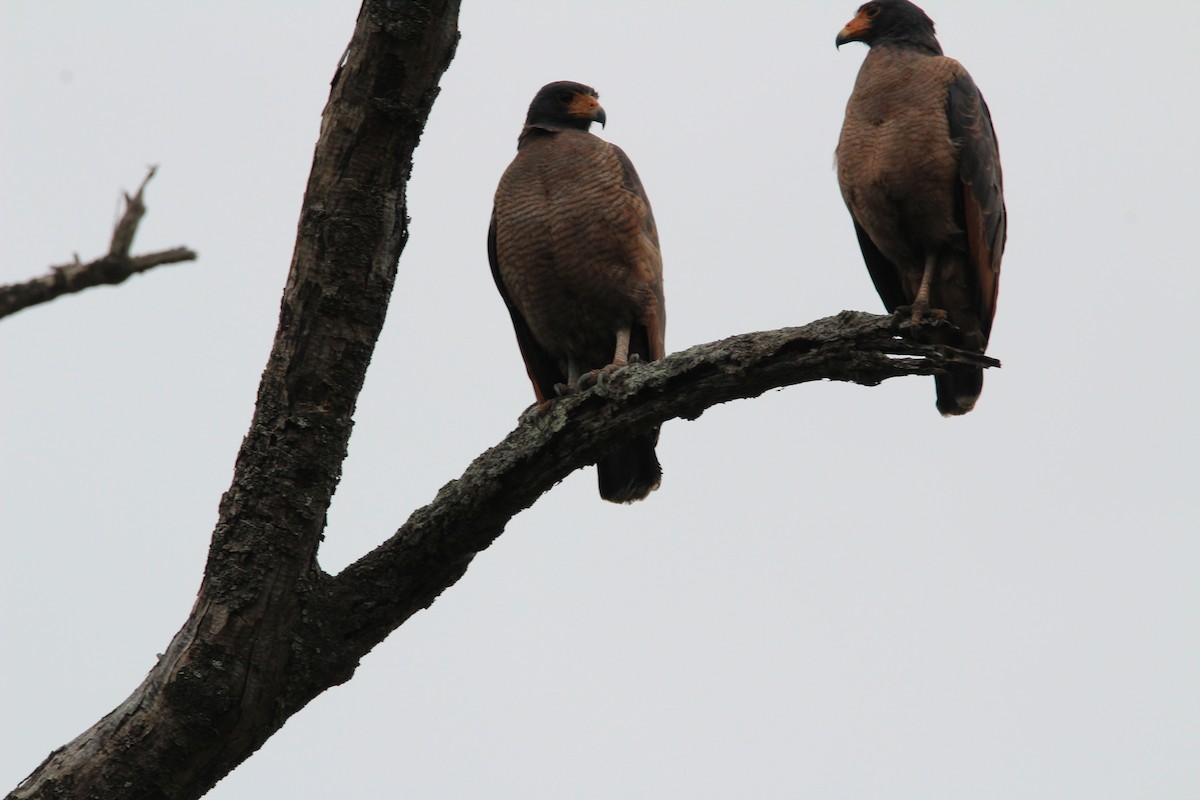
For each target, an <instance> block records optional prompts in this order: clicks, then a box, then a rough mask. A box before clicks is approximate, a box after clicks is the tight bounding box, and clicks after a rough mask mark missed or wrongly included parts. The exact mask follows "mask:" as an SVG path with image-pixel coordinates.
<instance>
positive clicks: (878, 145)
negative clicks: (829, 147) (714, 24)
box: [835, 0, 1008, 417]
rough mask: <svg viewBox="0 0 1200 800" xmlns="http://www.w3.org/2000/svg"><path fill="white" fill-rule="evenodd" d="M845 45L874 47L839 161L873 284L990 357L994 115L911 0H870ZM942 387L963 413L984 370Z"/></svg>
mask: <svg viewBox="0 0 1200 800" xmlns="http://www.w3.org/2000/svg"><path fill="white" fill-rule="evenodd" d="M847 42H863V43H864V44H866V45H867V46H868V48H870V49H869V51H868V53H867V57H866V59H864V60H863V63H862V67H861V68H860V69H859V72H858V78H857V79H856V81H855V84H854V90H853V92H852V93H851V95H850V99H849V101H848V102H847V104H846V118H845V121H844V122H843V124H842V131H841V135H840V136H839V138H838V144H837V153H836V159H835V160H836V164H837V176H838V184H839V186H840V187H841V192H842V199H843V200H845V202H846V207H847V208H848V209H849V210H850V216H851V217H852V218H853V221H854V230H855V233H856V234H857V236H858V243H859V247H860V249H861V250H862V255H863V260H864V261H865V262H866V265H867V270H868V272H870V275H871V279H872V281H873V282H874V284H875V289H876V290H877V291H878V292H879V296H880V298H882V300H883V303H884V305H885V306H886V307H887V310H888V311H889V312H891V313H893V314H896V320H897V321H898V322H899V321H900V320H901V319H902V318H903V315H910V316H909V319H910V321H911V323H912V324H914V325H915V324H916V323H917V322H919V321H920V320H921V319H922V318H923V317H924V316H925V315H927V314H928V315H930V316H931V317H944V318H945V319H947V320H948V321H949V322H950V323H951V324H952V325H953V326H954V327H955V328H957V330H958V332H959V334H957V335H955V334H952V333H950V332H949V331H947V332H943V333H936V332H935V333H934V334H932V335H933V337H934V338H935V340H936V341H938V342H940V343H945V344H953V345H956V346H959V347H962V348H964V349H968V350H972V351H975V352H979V353H983V352H984V351H985V350H986V348H987V344H988V337H989V336H990V334H991V329H992V320H993V318H994V316H995V313H996V299H997V296H998V293H999V289H1000V260H1001V257H1002V256H1003V255H1004V245H1005V242H1006V240H1007V235H1008V223H1007V214H1008V212H1007V209H1006V207H1005V204H1004V179H1003V176H1002V174H1001V169H1000V151H999V147H998V145H997V142H996V132H995V130H994V129H993V127H992V118H991V112H990V111H989V110H988V106H987V103H986V102H984V99H983V95H982V94H981V93H980V91H979V88H978V87H977V86H976V85H975V81H974V80H973V79H972V78H971V75H970V73H968V72H967V70H966V69H965V68H964V67H963V66H962V64H960V63H959V62H957V61H955V60H954V59H952V58H948V57H946V56H945V55H943V53H942V47H941V45H940V44H939V43H938V40H937V37H936V35H935V33H934V24H933V21H932V20H931V19H930V18H929V17H928V16H927V15H926V14H925V12H924V11H922V10H921V9H920V8H918V7H917V6H916V5H914V4H912V3H911V2H908V0H873V2H869V3H864V4H863V5H862V6H860V7H859V9H858V12H857V14H856V15H855V17H854V19H852V20H851V21H850V22H849V23H847V24H846V26H845V27H844V28H842V29H841V31H840V32H839V33H838V34H837V38H836V40H835V44H836V46H837V47H839V48H840V47H841V46H842V45H843V44H846V43H847ZM935 331H936V329H935ZM935 388H936V390H937V409H938V411H940V412H941V413H942V415H943V416H947V417H949V416H958V415H961V414H966V413H967V412H968V411H970V410H971V409H972V408H974V407H975V403H976V401H977V400H978V399H979V395H980V392H981V391H982V390H983V370H982V369H976V370H971V371H968V372H957V373H954V374H950V375H937V376H935Z"/></svg>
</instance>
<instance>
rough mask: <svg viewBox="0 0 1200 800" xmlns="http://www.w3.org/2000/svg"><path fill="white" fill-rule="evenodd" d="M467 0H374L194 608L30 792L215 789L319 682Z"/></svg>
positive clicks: (333, 108)
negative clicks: (343, 509)
mask: <svg viewBox="0 0 1200 800" xmlns="http://www.w3.org/2000/svg"><path fill="white" fill-rule="evenodd" d="M458 7H459V3H458V0H425V1H424V2H416V1H415V0H413V1H412V2H388V1H387V0H367V2H365V3H364V4H363V6H362V8H361V10H360V12H359V17H358V22H357V25H356V27H355V31H354V34H353V37H352V39H351V42H350V46H349V48H348V49H347V52H346V55H345V60H344V63H343V64H342V65H341V67H340V68H339V70H338V72H337V74H336V75H335V76H334V80H333V89H332V92H331V95H330V99H329V103H328V105H327V106H326V109H325V112H324V116H323V118H322V125H321V134H320V138H319V140H318V143H317V147H316V152H315V154H314V157H313V165H312V172H311V175H310V177H309V182H308V186H307V189H306V192H305V198H304V203H303V206H302V208H301V216H300V226H299V231H298V235H297V242H296V248H295V251H294V253H293V257H292V265H291V271H290V274H289V276H288V282H287V286H286V288H285V290H284V296H283V302H282V308H281V311H280V320H279V328H278V330H277V332H276V336H275V342H274V346H273V348H272V352H271V355H270V359H269V361H268V363H267V367H266V370H265V372H264V373H263V377H262V381H261V383H260V385H259V391H258V402H257V407H256V410H255V415H254V419H253V421H252V423H251V426H250V431H249V433H248V434H247V435H246V438H245V440H244V441H243V443H242V447H241V450H240V452H239V454H238V459H237V463H236V466H235V472H234V479H233V484H232V486H231V487H230V489H229V490H228V491H227V492H226V494H225V496H224V497H223V498H222V501H221V506H220V517H219V520H218V522H217V526H216V529H215V531H214V534H213V539H212V544H211V547H210V550H209V557H208V563H207V565H206V569H205V574H204V579H203V582H202V584H201V587H200V591H199V596H198V597H197V599H196V604H195V606H194V608H193V609H192V613H191V615H190V616H189V618H188V620H187V621H186V622H185V623H184V625H183V628H182V629H181V630H180V631H179V633H177V634H176V636H175V638H174V640H173V641H172V642H171V644H170V646H169V647H168V648H167V651H166V652H165V653H164V654H163V656H162V657H161V658H160V659H159V662H158V664H157V665H156V666H155V667H154V669H152V670H151V672H150V674H149V675H148V676H147V677H146V679H145V681H144V682H143V683H142V685H141V686H140V687H138V689H137V690H136V691H135V692H134V693H133V694H132V695H131V696H130V697H129V699H127V700H126V701H125V702H124V703H122V704H121V705H120V706H119V707H117V708H116V709H115V710H113V711H112V712H110V713H109V714H108V715H107V716H105V717H104V718H103V719H102V720H100V721H99V722H98V723H96V725H94V726H93V727H92V728H91V729H89V730H87V731H85V732H84V733H83V734H81V735H80V736H79V737H77V738H76V739H75V740H74V741H72V742H70V743H69V744H67V745H66V746H65V747H63V748H60V749H59V750H57V751H55V752H54V753H52V754H51V755H50V757H49V758H47V759H46V761H45V762H43V764H42V765H41V766H39V767H38V768H37V770H35V772H34V773H33V774H32V775H31V776H30V777H29V778H27V779H26V780H25V781H23V782H22V784H21V785H20V786H19V787H18V788H17V789H16V790H15V791H14V792H13V794H12V795H11V796H12V797H14V798H68V797H78V798H84V797H103V798H110V799H112V800H115V799H116V798H173V799H174V800H180V799H185V798H194V797H200V796H201V795H203V794H204V793H205V792H206V791H208V789H210V788H211V787H212V786H213V785H214V784H216V782H217V781H218V780H220V779H221V778H222V777H223V776H224V775H225V774H227V773H228V772H229V771H230V770H231V769H233V768H234V767H235V766H237V765H238V764H240V763H241V762H242V761H244V760H245V759H246V758H248V757H249V756H250V755H251V754H252V753H253V752H254V751H255V750H257V749H258V748H259V747H260V746H261V745H262V743H263V742H264V741H266V740H267V738H268V737H269V736H270V735H271V734H272V733H274V732H275V731H276V730H278V729H279V727H280V726H281V725H283V723H284V721H285V720H287V719H288V717H290V716H291V715H292V714H294V713H295V712H296V711H298V710H299V709H300V708H302V707H303V706H304V705H305V703H307V702H308V701H309V700H310V699H311V698H312V697H314V696H316V695H317V694H318V693H319V692H321V691H322V690H324V689H325V688H328V687H329V686H332V685H334V684H337V683H340V682H341V681H344V680H346V679H347V678H349V677H350V672H349V671H346V670H342V671H336V672H332V673H331V672H330V671H329V666H330V665H329V664H328V663H327V661H326V660H325V659H323V658H322V656H321V653H320V651H321V648H322V647H323V646H324V645H326V642H324V641H320V640H314V639H312V638H306V637H310V636H311V631H310V630H309V628H310V627H311V626H310V625H305V624H304V623H305V606H306V603H307V598H308V597H309V596H310V595H312V594H313V593H314V592H319V590H320V588H321V587H322V586H323V585H324V584H325V583H326V582H327V580H328V579H327V576H325V575H324V574H323V573H322V572H321V571H320V569H319V568H318V567H317V565H316V561H315V554H316V549H317V545H318V543H319V541H320V537H321V531H322V528H323V527H324V522H325V512H326V509H327V508H328V505H329V500H330V498H331V497H332V495H333V490H334V488H335V487H336V485H337V482H338V479H339V478H340V475H341V463H342V460H343V458H344V457H345V454H346V445H347V441H348V439H349V437H350V428H351V415H352V414H353V411H354V405H355V401H356V399H357V397H358V392H359V390H360V388H361V386H362V381H363V376H364V374H365V372H366V368H367V364H368V362H369V361H370V358H371V352H372V349H373V347H374V345H375V341H376V339H377V337H378V335H379V330H380V328H381V327H382V325H383V320H384V315H385V313H386V311H387V303H388V299H389V296H390V294H391V290H392V284H393V281H394V279H395V275H396V265H397V260H398V259H399V256H400V252H401V250H402V249H403V247H404V242H405V239H406V236H407V215H406V200H405V190H406V186H407V182H408V177H409V173H410V171H411V168H412V153H413V150H414V148H415V147H416V145H417V142H418V140H419V138H420V135H421V131H422V130H423V128H424V126H425V121H426V119H427V118H428V115H429V110H430V108H431V106H432V105H433V101H434V98H435V97H436V96H437V92H438V81H439V79H440V78H441V75H442V73H443V72H444V71H445V69H446V67H447V66H448V65H449V63H450V59H451V58H452V57H453V54H454V48H455V46H456V44H457V42H458Z"/></svg>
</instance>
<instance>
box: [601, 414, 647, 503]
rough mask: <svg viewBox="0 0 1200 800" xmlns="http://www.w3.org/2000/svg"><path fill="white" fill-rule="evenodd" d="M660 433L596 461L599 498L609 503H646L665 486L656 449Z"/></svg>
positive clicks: (619, 447)
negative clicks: (644, 500)
mask: <svg viewBox="0 0 1200 800" xmlns="http://www.w3.org/2000/svg"><path fill="white" fill-rule="evenodd" d="M657 441H658V431H654V432H653V433H649V434H646V435H645V436H638V437H637V438H635V439H630V440H629V441H628V442H624V443H623V444H620V445H618V446H617V447H615V448H613V449H612V450H609V451H608V452H607V453H605V454H604V455H603V456H601V458H600V460H599V461H597V462H596V475H597V477H598V478H599V480H600V497H602V498H604V499H605V500H608V501H609V502H610V503H632V502H633V501H635V500H643V499H645V497H646V495H648V494H650V493H651V492H653V491H654V490H655V489H657V488H658V485H659V484H660V483H662V467H661V466H659V463H658V456H657V455H656V454H655V452H654V446H655V444H656V443H657Z"/></svg>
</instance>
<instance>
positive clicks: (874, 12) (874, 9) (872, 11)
mask: <svg viewBox="0 0 1200 800" xmlns="http://www.w3.org/2000/svg"><path fill="white" fill-rule="evenodd" d="M863 11H865V12H866V14H867V17H868V18H869V19H874V18H875V17H878V16H879V6H876V5H870V6H867V7H866V8H864V9H863Z"/></svg>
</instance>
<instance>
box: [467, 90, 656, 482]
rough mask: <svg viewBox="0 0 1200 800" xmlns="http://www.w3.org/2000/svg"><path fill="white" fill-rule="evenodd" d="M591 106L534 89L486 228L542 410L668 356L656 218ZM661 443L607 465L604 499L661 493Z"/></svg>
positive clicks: (593, 98) (600, 469) (578, 93)
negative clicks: (633, 362)
mask: <svg viewBox="0 0 1200 800" xmlns="http://www.w3.org/2000/svg"><path fill="white" fill-rule="evenodd" d="M598 97H599V95H597V94H596V91H595V90H594V89H592V88H591V87H589V86H584V85H583V84H579V83H571V82H568V81H560V82H557V83H551V84H549V85H547V86H544V87H542V89H541V91H539V92H538V93H537V95H536V96H535V97H534V98H533V102H532V103H531V104H530V106H529V113H528V114H527V115H526V117H525V127H524V128H522V130H521V135H520V138H519V139H518V140H517V157H516V158H514V159H513V162H512V164H510V165H509V167H508V169H507V170H505V172H504V175H503V177H501V178H500V185H499V186H498V187H497V188H496V199H495V206H494V208H493V209H492V223H491V226H490V227H489V228H488V260H489V261H490V262H491V265H492V276H493V277H494V278H495V280H496V287H497V288H498V289H499V290H500V294H501V296H502V297H503V298H504V303H505V305H507V306H508V311H509V314H511V315H512V322H513V328H515V329H516V334H517V344H518V345H519V346H520V348H521V355H522V357H523V358H524V359H525V368H526V371H527V372H528V373H529V379H530V380H531V381H532V382H533V391H534V393H535V394H536V395H537V400H538V403H540V404H542V405H543V406H544V405H546V404H547V403H549V402H550V401H551V400H552V399H554V398H555V397H556V396H557V394H559V393H561V392H563V391H572V390H575V389H577V388H579V387H580V381H581V379H582V380H583V383H584V385H587V384H588V383H590V382H593V381H594V380H595V379H596V378H597V377H598V376H599V375H600V374H603V373H607V372H609V371H611V370H613V369H615V368H617V367H622V366H625V364H626V363H628V361H629V360H630V359H631V358H637V359H641V360H643V361H652V360H654V359H657V358H661V357H662V356H663V355H664V353H665V346H664V344H663V336H664V333H665V329H666V308H665V306H664V303H663V284H662V256H661V255H660V254H659V249H658V231H657V230H656V228H655V226H654V215H653V214H652V213H651V212H650V201H649V200H648V199H647V198H646V191H645V190H644V189H643V188H642V182H641V181H640V180H639V179H638V175H637V172H636V171H635V170H634V168H633V164H631V163H630V161H629V158H628V157H627V156H626V155H625V153H624V152H622V151H621V148H619V147H617V146H616V145H612V144H609V143H608V142H606V141H604V140H602V139H600V138H598V137H596V136H594V135H592V134H591V133H589V132H588V129H589V128H590V127H591V124H592V123H593V122H599V123H600V124H601V125H603V124H604V121H605V115H604V109H603V108H601V107H600V103H599V101H598V99H597V98H598ZM657 441H658V430H657V429H655V430H654V431H652V432H650V433H648V434H644V435H642V436H639V437H636V438H634V439H630V440H629V441H627V442H625V443H623V444H621V445H619V446H618V447H616V448H614V449H613V450H611V451H610V452H608V453H606V454H605V455H604V456H603V457H602V458H601V459H600V460H599V462H598V463H597V464H596V471H597V474H598V477H599V480H600V496H601V497H603V498H604V499H605V500H611V501H613V502H616V503H628V502H631V501H633V500H641V499H642V498H644V497H645V496H646V495H648V494H649V493H650V492H652V491H653V490H654V489H657V488H658V485H659V482H660V481H661V479H662V468H661V467H660V466H659V464H658V458H657V456H656V455H655V452H654V447H655V444H656V443H657Z"/></svg>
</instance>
